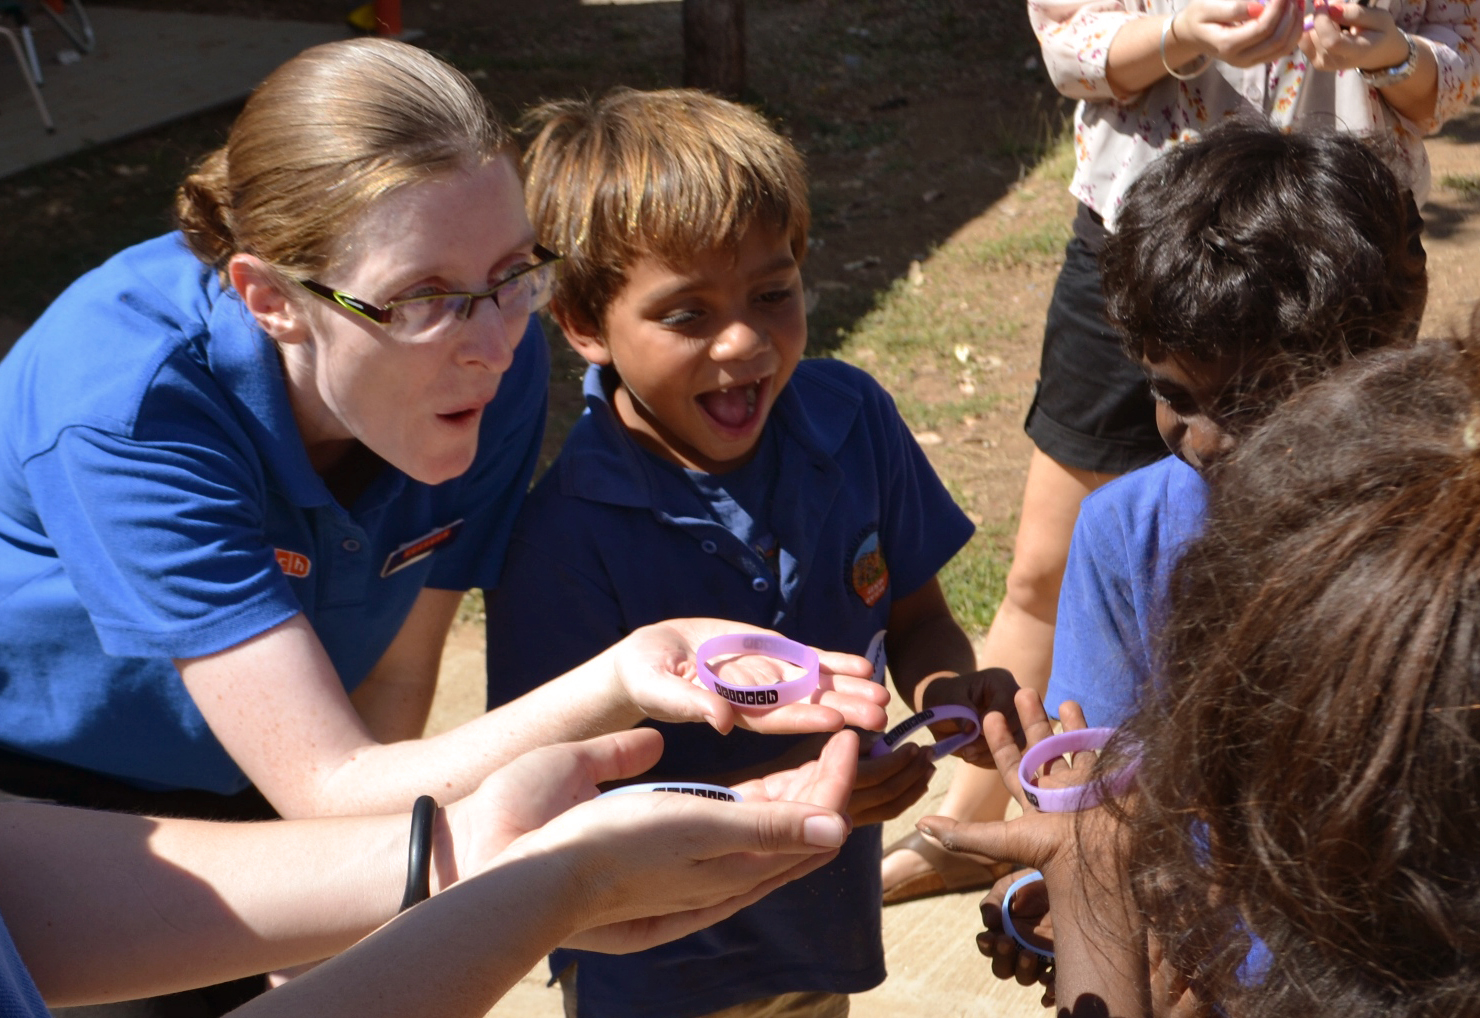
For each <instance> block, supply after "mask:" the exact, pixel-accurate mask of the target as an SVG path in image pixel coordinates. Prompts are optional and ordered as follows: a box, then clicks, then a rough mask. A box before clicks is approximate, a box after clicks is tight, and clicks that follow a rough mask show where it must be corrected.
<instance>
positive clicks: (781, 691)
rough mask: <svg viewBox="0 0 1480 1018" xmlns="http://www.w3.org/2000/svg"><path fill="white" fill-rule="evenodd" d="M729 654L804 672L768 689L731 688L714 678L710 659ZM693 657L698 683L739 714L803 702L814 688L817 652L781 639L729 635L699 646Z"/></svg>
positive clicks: (721, 680)
mask: <svg viewBox="0 0 1480 1018" xmlns="http://www.w3.org/2000/svg"><path fill="white" fill-rule="evenodd" d="M729 654H761V655H764V656H765V657H773V658H776V659H777V660H778V661H785V662H786V663H787V664H793V665H796V666H797V667H798V668H804V669H806V674H804V675H802V676H801V677H800V678H796V679H790V680H788V681H786V682H777V683H775V684H774V685H770V686H733V685H731V684H730V683H728V682H725V681H724V680H723V679H721V678H720V677H719V676H717V675H715V674H714V671H713V669H711V668H710V667H709V660H710V658H716V657H724V656H726V655H729ZM694 656H695V657H696V658H698V659H699V681H700V682H702V683H704V688H705V689H708V690H709V691H710V692H711V693H718V694H719V695H720V696H722V697H724V698H725V699H726V700H728V701H730V702H731V703H733V704H734V705H735V706H736V707H739V708H740V709H741V710H745V709H750V710H770V709H771V708H772V707H780V706H782V705H784V704H788V703H796V702H797V701H798V700H805V699H806V698H807V697H809V696H811V695H812V692H813V691H814V690H815V689H816V688H817V652H816V651H815V650H813V649H812V648H811V647H808V646H807V645H806V644H802V643H797V642H796V641H795V640H788V639H786V638H785V637H784V636H768V635H766V634H764V633H732V634H730V635H729V636H716V637H714V639H712V640H705V641H704V642H703V643H701V644H699V649H698V650H697V651H696V652H695V654H694Z"/></svg>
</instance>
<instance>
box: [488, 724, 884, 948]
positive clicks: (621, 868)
mask: <svg viewBox="0 0 1480 1018" xmlns="http://www.w3.org/2000/svg"><path fill="white" fill-rule="evenodd" d="M643 733H644V730H639V731H634V732H628V733H622V734H623V735H638V734H643ZM646 734H653V735H656V734H657V733H646ZM597 741H601V740H597ZM531 755H533V754H531ZM857 756H858V737H857V735H856V734H854V733H853V732H839V733H838V734H837V735H835V736H833V738H832V739H831V740H830V741H829V742H828V744H827V746H826V747H825V748H824V749H823V752H822V755H821V756H820V757H819V758H818V759H817V760H813V761H809V762H807V763H806V764H804V765H802V766H801V767H798V768H796V769H794V770H790V771H782V772H779V773H776V774H771V775H768V776H766V777H764V778H759V779H756V780H754V781H749V782H746V783H744V784H742V785H739V786H737V787H736V791H738V792H739V793H740V794H741V795H742V796H743V797H744V801H743V802H739V803H731V802H719V801H715V800H710V799H703V798H700V797H697V796H692V795H680V794H674V793H668V792H651V793H647V794H638V795H626V796H621V797H620V798H612V799H600V800H593V801H590V802H586V803H583V804H581V805H579V806H576V807H575V808H573V809H570V810H569V811H567V812H565V813H562V814H561V815H560V816H559V817H557V818H555V819H554V820H552V821H550V822H549V823H547V824H545V825H544V826H543V827H541V828H540V829H538V830H536V831H534V832H532V833H530V834H528V835H526V836H525V837H523V838H521V839H519V840H518V841H516V842H515V843H514V844H512V845H511V846H510V847H509V849H508V852H507V853H505V855H504V857H503V859H517V858H521V857H526V856H532V855H542V856H546V855H547V856H559V857H561V859H562V863H561V864H562V865H564V866H567V867H568V868H569V871H570V876H569V879H570V880H571V881H573V882H574V883H575V885H576V886H578V887H580V888H581V889H582V891H583V893H582V895H581V897H582V908H581V920H580V924H579V925H580V927H581V928H582V930H583V932H581V933H578V934H577V935H575V936H574V937H572V938H570V939H569V940H567V942H566V943H567V946H571V947H579V948H582V949H585V950H594V951H604V952H608V953H617V954H620V953H626V952H630V951H641V950H645V949H647V948H649V947H652V946H654V945H655V944H662V943H666V942H667V941H669V940H673V939H675V938H677V937H681V936H685V935H687V934H689V933H692V932H694V931H695V930H700V929H703V928H704V927H706V926H710V925H712V924H714V923H716V922H719V921H720V920H721V919H725V918H728V917H729V916H731V915H733V914H734V913H735V912H737V911H739V910H740V909H742V908H744V907H745V906H746V905H749V904H752V903H753V902H756V901H758V900H760V899H761V898H763V897H765V895H767V894H769V893H770V892H771V891H772V890H774V889H776V888H777V887H780V886H781V885H782V884H785V883H787V882H789V881H791V880H795V879H797V878H798V877H801V876H805V875H806V874H808V873H810V872H812V871H813V870H815V869H817V868H818V867H819V866H823V865H825V864H826V863H828V862H829V861H831V860H832V859H833V858H835V857H836V856H837V851H838V849H839V848H840V847H841V846H842V844H843V842H844V841H845V840H846V839H847V837H848V833H849V831H850V829H851V826H850V824H849V822H848V820H847V818H846V817H845V816H843V815H842V813H841V810H842V807H843V805H844V804H845V803H846V802H847V800H848V795H849V793H850V791H851V790H852V786H853V770H854V767H855V765H856V762H857ZM501 861H502V860H501Z"/></svg>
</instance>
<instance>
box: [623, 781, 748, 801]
mask: <svg viewBox="0 0 1480 1018" xmlns="http://www.w3.org/2000/svg"><path fill="white" fill-rule="evenodd" d="M639 792H678V793H679V794H681V795H697V796H699V798H701V799H719V800H720V801H722V802H744V801H745V799H744V797H743V796H742V795H741V794H740V793H739V792H737V791H735V790H734V789H733V788H726V787H725V786H724V785H706V784H704V783H703V782H701V781H651V782H648V783H647V784H643V785H623V786H622V787H620V788H613V789H612V790H611V791H609V792H602V793H601V794H600V795H598V796H597V797H596V798H598V799H605V798H606V797H607V796H609V795H636V794H638V793H639Z"/></svg>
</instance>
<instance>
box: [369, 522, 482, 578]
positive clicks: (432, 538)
mask: <svg viewBox="0 0 1480 1018" xmlns="http://www.w3.org/2000/svg"><path fill="white" fill-rule="evenodd" d="M462 525H463V521H462V520H453V521H452V522H451V523H449V524H447V525H446V526H445V527H438V528H437V529H436V530H433V531H431V532H430V533H427V534H423V535H422V536H420V537H418V538H416V539H415V540H414V541H407V542H406V543H405V544H403V545H401V547H399V548H397V549H396V550H395V551H393V552H391V553H390V554H389V555H387V556H386V557H385V565H383V566H381V567H380V577H381V579H384V578H385V577H387V576H389V575H390V574H391V573H394V572H398V571H399V570H402V569H405V568H406V567H407V566H409V565H412V564H413V563H416V562H420V561H421V560H422V559H424V558H426V557H427V556H428V555H430V554H431V553H432V552H434V551H436V550H437V549H438V548H443V547H446V546H447V545H449V544H451V543H452V542H453V541H455V540H457V535H458V534H460V533H461V532H462Z"/></svg>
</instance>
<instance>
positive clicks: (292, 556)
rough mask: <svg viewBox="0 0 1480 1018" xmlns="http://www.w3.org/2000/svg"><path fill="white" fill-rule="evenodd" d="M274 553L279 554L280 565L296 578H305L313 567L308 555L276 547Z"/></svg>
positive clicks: (285, 571)
mask: <svg viewBox="0 0 1480 1018" xmlns="http://www.w3.org/2000/svg"><path fill="white" fill-rule="evenodd" d="M272 553H273V555H275V556H277V564H278V567H279V568H280V569H282V571H283V572H284V573H287V574H288V575H289V576H291V577H293V578H294V579H295V580H301V579H303V578H304V577H305V576H307V575H308V574H309V571H310V570H312V569H313V563H312V562H310V561H309V560H308V556H307V555H300V554H299V553H298V552H296V551H289V550H288V549H286V548H274V549H273V550H272Z"/></svg>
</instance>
